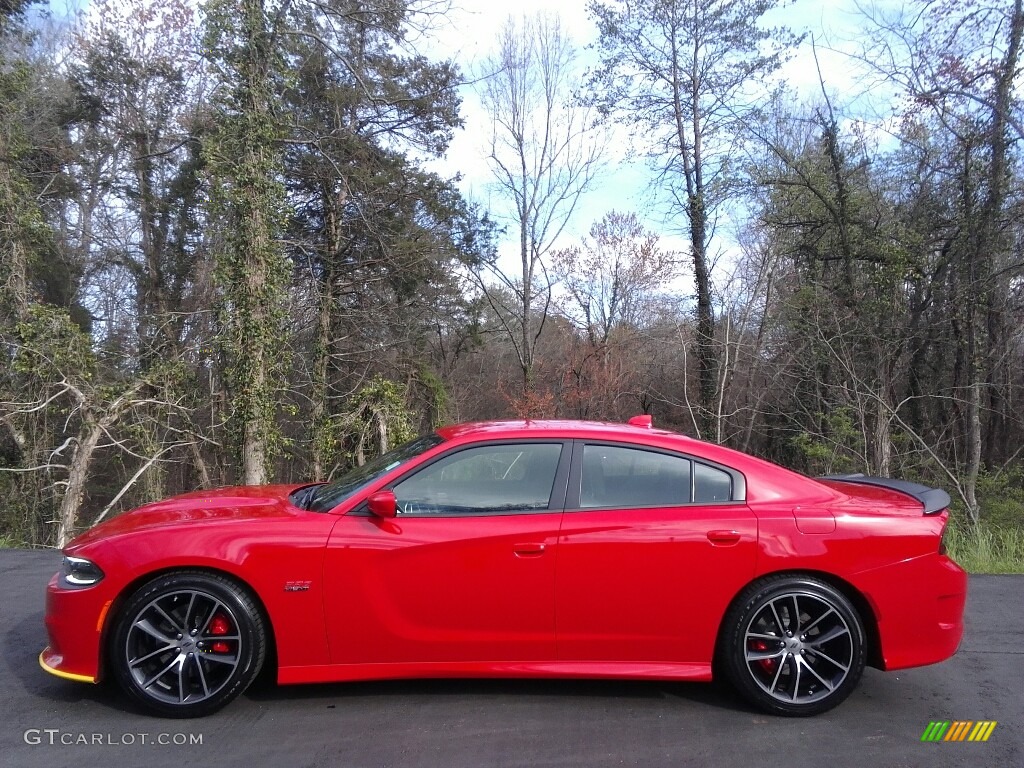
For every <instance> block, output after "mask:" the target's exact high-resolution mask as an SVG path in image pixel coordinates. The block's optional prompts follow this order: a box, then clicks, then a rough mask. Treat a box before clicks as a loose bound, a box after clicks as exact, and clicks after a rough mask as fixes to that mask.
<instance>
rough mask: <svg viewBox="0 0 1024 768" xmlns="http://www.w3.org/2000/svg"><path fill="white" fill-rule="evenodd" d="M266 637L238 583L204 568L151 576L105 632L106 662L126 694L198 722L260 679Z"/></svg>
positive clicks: (260, 620) (149, 706)
mask: <svg viewBox="0 0 1024 768" xmlns="http://www.w3.org/2000/svg"><path fill="white" fill-rule="evenodd" d="M266 653H267V632H266V626H265V622H264V620H263V616H262V614H261V613H260V610H259V608H258V607H257V606H256V603H255V601H254V600H253V599H252V597H251V596H250V595H249V593H248V592H247V591H246V590H245V589H243V588H242V587H241V586H240V585H238V584H237V583H235V582H234V581H232V580H231V579H228V578H225V577H223V576H219V575H216V574H211V573H204V572H201V571H179V572H175V573H168V574H165V575H163V576H160V577H158V578H156V579H153V580H152V581H150V582H147V583H146V584H143V585H142V586H141V587H139V588H138V589H137V590H136V591H135V592H134V593H133V594H132V595H130V596H129V597H128V599H127V601H126V602H125V604H124V605H123V606H122V608H121V610H120V611H119V612H118V618H117V621H116V624H115V626H114V631H113V632H112V633H111V635H110V644H109V646H108V654H109V655H108V659H109V661H110V668H111V669H112V671H113V673H114V678H115V679H116V680H117V682H118V684H119V685H120V686H121V688H122V689H123V690H124V692H125V693H126V694H127V695H128V697H129V698H130V699H131V700H132V701H133V702H135V703H136V704H138V705H140V706H141V707H142V708H144V709H146V710H148V711H150V712H153V713H155V714H158V715H161V716H163V717H202V716H204V715H209V714H211V713H213V712H216V711H217V710H218V709H220V708H221V707H223V706H224V705H226V704H227V703H228V702H230V701H231V700H232V699H234V698H235V697H237V696H239V695H240V694H241V693H242V692H243V691H245V689H246V688H248V687H249V685H250V684H251V683H252V681H253V680H255V679H256V677H257V675H259V672H260V668H261V667H262V666H263V660H264V658H265V657H266Z"/></svg>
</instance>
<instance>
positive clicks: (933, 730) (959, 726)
mask: <svg viewBox="0 0 1024 768" xmlns="http://www.w3.org/2000/svg"><path fill="white" fill-rule="evenodd" d="M996 725H997V723H996V721H995V720H978V721H977V722H975V721H973V720H952V721H950V720H933V721H932V722H930V723H928V727H927V728H925V729H924V733H922V734H921V741H988V737H989V736H991V735H992V731H994V730H995V728H996Z"/></svg>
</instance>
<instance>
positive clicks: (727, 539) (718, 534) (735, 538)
mask: <svg viewBox="0 0 1024 768" xmlns="http://www.w3.org/2000/svg"><path fill="white" fill-rule="evenodd" d="M739 540H740V534H739V531H708V541H710V542H711V543H712V544H715V545H719V546H726V547H727V546H730V545H732V544H736V543H738V542H739Z"/></svg>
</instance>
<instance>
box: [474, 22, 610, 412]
mask: <svg viewBox="0 0 1024 768" xmlns="http://www.w3.org/2000/svg"><path fill="white" fill-rule="evenodd" d="M575 67H576V54H575V50H574V48H573V45H572V43H571V41H570V40H569V39H568V37H567V36H566V35H565V33H564V32H563V31H562V28H561V25H560V24H559V22H558V20H557V18H556V17H552V16H549V15H545V14H539V15H537V16H536V17H534V18H532V19H523V20H522V21H520V22H516V21H515V20H513V19H512V18H509V19H508V21H507V22H506V24H505V27H504V28H503V29H502V32H501V34H500V36H499V38H498V50H497V52H496V53H495V54H494V55H493V56H492V57H491V58H490V59H489V60H488V61H487V63H486V69H487V70H488V74H489V77H487V79H486V80H485V81H484V84H483V86H482V89H481V93H480V96H481V100H482V102H483V106H484V108H485V109H486V111H487V113H488V115H489V117H490V119H491V133H490V137H489V145H488V155H489V156H488V159H489V161H490V164H491V168H492V170H493V172H494V177H495V187H496V189H497V190H498V193H499V194H500V196H501V197H503V198H504V199H505V201H506V203H507V205H508V209H509V213H508V219H509V220H510V221H511V223H512V226H513V228H514V229H515V232H516V235H518V241H519V242H518V246H519V266H520V269H519V270H518V271H516V272H515V273H513V272H512V271H506V269H505V268H504V267H502V266H501V265H500V264H499V263H498V262H497V260H494V261H491V262H489V263H488V264H487V265H486V270H485V271H486V273H487V274H489V275H490V276H492V277H493V278H495V279H496V280H497V281H498V283H499V284H500V287H501V288H502V289H503V290H501V291H495V290H493V289H492V287H491V286H490V284H489V283H488V281H487V279H486V277H485V275H484V274H480V275H479V278H480V281H479V282H480V286H481V288H482V290H483V292H484V294H485V295H486V297H487V300H488V301H489V302H490V303H491V304H492V307H493V308H494V310H495V313H496V314H497V316H498V317H499V318H500V319H501V322H502V325H503V329H504V331H505V333H506V334H507V336H508V338H509V340H510V342H511V343H512V345H513V347H514V348H515V351H516V355H517V357H518V359H519V366H520V368H521V371H522V385H523V395H524V397H528V396H529V394H530V392H531V390H532V387H533V372H534V365H535V351H536V344H537V339H538V337H539V336H540V333H541V331H542V330H543V327H544V322H545V320H546V318H547V314H548V311H549V309H550V305H551V280H550V278H549V275H548V272H547V265H546V264H545V261H544V260H545V257H546V256H547V255H548V252H549V251H550V249H551V248H552V246H553V244H554V243H555V241H556V240H557V239H558V237H559V235H561V233H562V231H563V229H564V228H565V225H566V223H567V222H568V220H569V218H570V217H571V216H572V213H573V211H574V210H575V208H576V204H577V202H578V201H579V199H580V196H581V195H582V194H583V193H584V192H586V190H587V189H588V187H589V186H590V184H591V182H592V181H593V179H594V174H595V171H596V170H597V166H598V163H599V161H600V159H601V157H602V152H603V143H602V142H601V141H600V140H599V139H598V137H597V136H596V134H595V133H594V131H593V130H592V126H591V123H590V120H589V117H590V115H589V111H588V109H586V108H584V107H580V106H577V105H575V104H573V103H572V101H571V100H572V96H573V89H574V87H575V85H576V80H575ZM505 297H511V298H512V299H513V300H514V303H515V306H511V307H510V306H505V305H504V298H505Z"/></svg>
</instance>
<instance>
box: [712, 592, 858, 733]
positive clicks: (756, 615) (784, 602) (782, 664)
mask: <svg viewBox="0 0 1024 768" xmlns="http://www.w3.org/2000/svg"><path fill="white" fill-rule="evenodd" d="M794 620H795V621H794ZM722 629H723V635H722V644H721V646H720V652H721V659H720V660H721V663H722V667H723V668H724V670H725V673H726V675H727V676H728V678H729V680H730V681H731V682H732V684H733V685H734V686H735V687H736V689H737V690H738V691H739V693H740V694H741V695H742V696H743V697H744V698H745V699H746V700H747V701H749V702H750V703H751V704H753V705H754V706H756V707H758V708H759V709H762V710H764V711H766V712H770V713H772V714H776V715H786V716H790V717H806V716H808V715H816V714H819V713H821V712H825V711H827V710H829V709H832V708H833V707H834V706H836V705H837V704H839V703H840V702H842V701H843V699H845V698H846V697H847V696H849V695H850V693H851V692H852V691H853V689H854V688H855V687H856V686H857V683H858V681H859V680H860V677H861V674H862V673H863V672H864V663H865V640H864V637H865V635H864V624H863V622H862V620H861V618H860V615H859V614H858V613H857V610H856V608H854V607H853V605H852V604H851V603H850V601H849V600H848V599H847V598H846V596H845V595H844V594H843V593H842V592H840V591H839V590H837V589H836V588H835V587H833V586H832V585H830V584H828V583H826V582H824V581H821V580H820V579H817V578H814V577H812V576H792V575H780V576H769V577H767V578H764V579H761V580H759V581H756V582H754V583H753V584H751V585H750V586H749V587H747V588H746V589H745V590H744V591H743V592H742V593H741V594H740V595H739V597H738V598H737V599H736V600H735V602H734V603H733V605H732V607H731V608H730V609H729V611H728V613H727V614H726V616H725V620H724V622H723V625H722Z"/></svg>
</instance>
